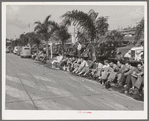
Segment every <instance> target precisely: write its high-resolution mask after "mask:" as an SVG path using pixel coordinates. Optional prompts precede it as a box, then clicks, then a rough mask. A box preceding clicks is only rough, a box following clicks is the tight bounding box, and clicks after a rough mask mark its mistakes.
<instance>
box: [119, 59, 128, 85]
mask: <svg viewBox="0 0 149 121" xmlns="http://www.w3.org/2000/svg"><path fill="white" fill-rule="evenodd" d="M117 66H118V68H119V70H118V71H117V75H116V81H117V83H116V84H117V85H116V86H118V87H119V85H120V79H121V76H122V74H123V73H124V72H127V71H128V68H126V66H125V65H124V64H123V63H122V62H120V61H118V62H117Z"/></svg>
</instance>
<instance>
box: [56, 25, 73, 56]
mask: <svg viewBox="0 0 149 121" xmlns="http://www.w3.org/2000/svg"><path fill="white" fill-rule="evenodd" d="M54 36H55V38H56V39H60V40H61V43H62V55H64V44H65V42H66V40H68V39H69V38H70V34H69V33H68V28H67V27H66V26H65V24H64V25H61V26H59V28H58V30H57V31H55V35H54Z"/></svg>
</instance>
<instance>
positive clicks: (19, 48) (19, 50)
mask: <svg viewBox="0 0 149 121" xmlns="http://www.w3.org/2000/svg"><path fill="white" fill-rule="evenodd" d="M21 51H22V47H21V46H18V51H17V55H18V56H20V53H21Z"/></svg>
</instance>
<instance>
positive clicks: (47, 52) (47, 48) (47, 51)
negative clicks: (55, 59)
mask: <svg viewBox="0 0 149 121" xmlns="http://www.w3.org/2000/svg"><path fill="white" fill-rule="evenodd" d="M46 56H47V59H49V47H48V40H47V41H46Z"/></svg>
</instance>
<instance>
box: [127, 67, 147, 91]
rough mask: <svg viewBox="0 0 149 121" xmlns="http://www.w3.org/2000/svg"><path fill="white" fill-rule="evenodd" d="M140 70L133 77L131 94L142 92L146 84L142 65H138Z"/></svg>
mask: <svg viewBox="0 0 149 121" xmlns="http://www.w3.org/2000/svg"><path fill="white" fill-rule="evenodd" d="M137 68H138V70H135V71H134V72H133V73H132V75H131V82H132V88H131V89H130V92H129V93H130V94H131V93H132V94H137V93H139V92H140V91H142V87H143V84H144V67H143V66H142V64H138V65H137Z"/></svg>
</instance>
